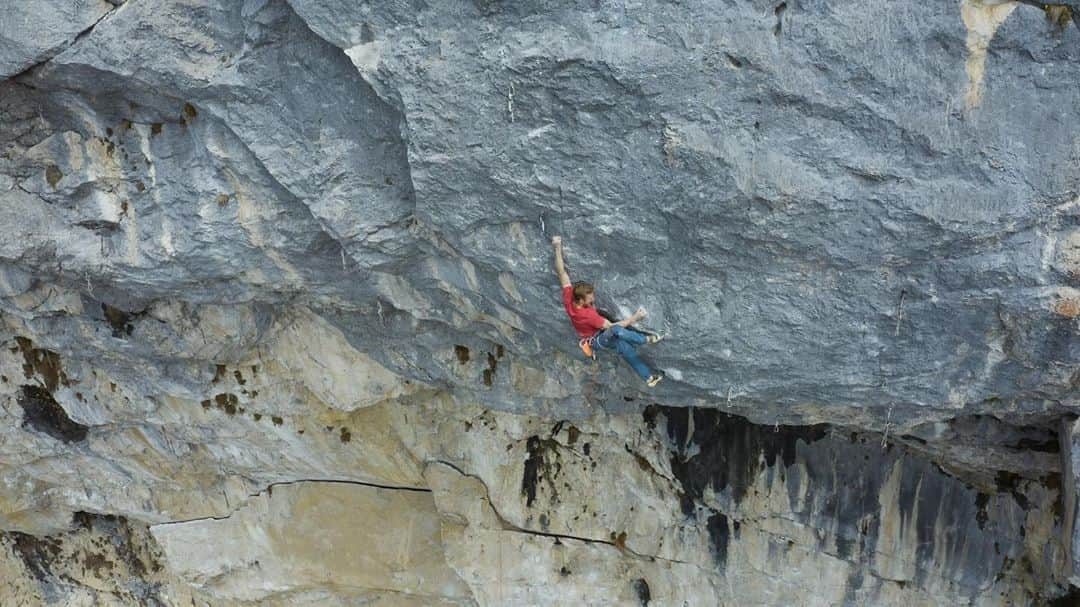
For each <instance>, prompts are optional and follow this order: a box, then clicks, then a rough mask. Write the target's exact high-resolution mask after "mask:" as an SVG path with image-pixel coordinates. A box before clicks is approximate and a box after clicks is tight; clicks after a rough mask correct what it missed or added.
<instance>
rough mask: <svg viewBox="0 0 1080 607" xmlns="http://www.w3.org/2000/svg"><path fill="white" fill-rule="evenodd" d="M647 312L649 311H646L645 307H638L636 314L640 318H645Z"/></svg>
mask: <svg viewBox="0 0 1080 607" xmlns="http://www.w3.org/2000/svg"><path fill="white" fill-rule="evenodd" d="M646 314H647V312H645V308H638V309H637V312H634V316H635V317H637V319H638V320H641V319H642V318H645V316H646Z"/></svg>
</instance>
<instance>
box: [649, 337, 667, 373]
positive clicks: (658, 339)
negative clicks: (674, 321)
mask: <svg viewBox="0 0 1080 607" xmlns="http://www.w3.org/2000/svg"><path fill="white" fill-rule="evenodd" d="M662 339H664V336H663V335H656V334H655V333H654V334H652V335H649V336H647V337H646V338H645V343H647V344H655V343H656V342H658V341H660V340H662ZM657 381H659V380H657Z"/></svg>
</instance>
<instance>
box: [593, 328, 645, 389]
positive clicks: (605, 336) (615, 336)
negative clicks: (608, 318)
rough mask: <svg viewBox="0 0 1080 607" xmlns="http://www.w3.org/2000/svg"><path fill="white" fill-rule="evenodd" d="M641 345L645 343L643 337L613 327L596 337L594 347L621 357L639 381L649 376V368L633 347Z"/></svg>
mask: <svg viewBox="0 0 1080 607" xmlns="http://www.w3.org/2000/svg"><path fill="white" fill-rule="evenodd" d="M643 343H645V336H644V335H642V334H641V333H638V332H637V331H631V330H630V329H626V328H624V327H620V326H619V325H613V326H612V327H611V328H609V329H607V330H606V331H604V332H602V333H600V334H599V335H597V336H596V345H598V346H600V347H601V348H606V349H608V350H615V351H616V352H618V353H619V354H621V355H622V357H623V359H625V360H626V362H628V363H630V366H631V367H633V368H634V372H636V373H637V374H638V375H640V376H641V379H649V375H650V374H651V372H650V371H649V367H648V366H647V365H646V364H645V363H643V362H642V361H641V357H639V356H638V353H637V348H636V347H635V346H638V345H641V344H643Z"/></svg>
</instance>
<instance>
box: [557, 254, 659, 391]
mask: <svg viewBox="0 0 1080 607" xmlns="http://www.w3.org/2000/svg"><path fill="white" fill-rule="evenodd" d="M551 244H552V245H553V246H554V247H555V272H557V273H558V274H559V286H561V287H562V296H563V305H564V306H565V307H566V314H567V316H569V317H570V324H572V325H573V326H574V330H575V331H577V334H578V335H580V336H581V342H580V343H581V349H582V350H584V351H585V354H586V355H591V354H592V344H594V343H595V344H596V345H598V346H600V347H601V348H606V349H609V350H615V351H616V352H618V353H619V354H621V355H622V357H623V358H624V359H625V360H626V362H628V363H630V366H631V367H633V369H634V371H635V372H636V373H637V374H638V375H640V376H641V379H643V380H645V383H646V384H648V386H649V387H650V388H651V387H653V386H655V385H656V384H658V383H660V380H661V379H663V378H664V376H663V374H661V373H657V372H652V371H650V370H649V367H648V365H646V364H645V363H644V362H642V360H641V357H639V356H638V353H637V348H636V346H639V345H641V344H654V343H656V342H658V341H660V340H661V339H662V338H661V337H660V336H659V335H645V334H642V333H639V332H637V331H633V330H631V329H630V327H632V326H634V323H636V322H638V321H640V320H641V319H643V318H645V308H638V309H637V311H636V312H634V313H633V314H632V315H631V316H630V318H625V319H623V320H620V321H617V322H611V321H609V320H607V319H606V318H604V317H602V316H600V314H599V313H598V312H597V311H596V308H594V307H593V300H594V298H595V294H594V293H593V291H594V289H593V286H592V285H591V284H589V283H587V282H578V283H575V284H571V283H570V275H569V274H567V273H566V266H565V265H564V264H563V257H562V238H560V237H558V236H556V237H554V238H552V239H551Z"/></svg>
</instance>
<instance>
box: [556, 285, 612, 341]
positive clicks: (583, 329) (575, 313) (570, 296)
mask: <svg viewBox="0 0 1080 607" xmlns="http://www.w3.org/2000/svg"><path fill="white" fill-rule="evenodd" d="M562 301H563V305H564V306H566V315H567V316H569V317H570V324H572V325H574V330H575V331H577V334H578V335H580V336H582V337H591V336H592V335H593V334H594V333H596V332H597V331H599V330H600V329H603V328H604V322H605V321H604V317H603V316H600V314H599V313H598V312H597V311H596V308H591V307H589V308H575V307H574V287H569V286H567V287H563V290H562Z"/></svg>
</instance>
